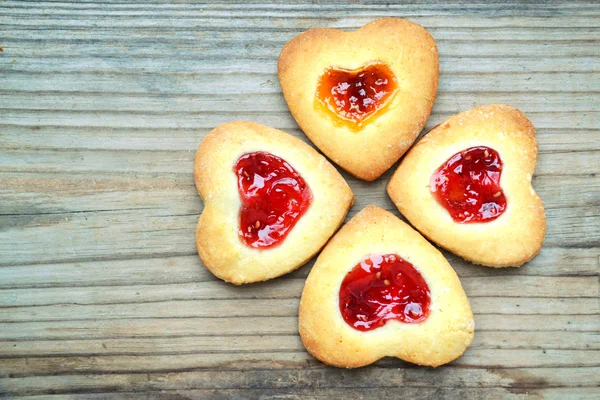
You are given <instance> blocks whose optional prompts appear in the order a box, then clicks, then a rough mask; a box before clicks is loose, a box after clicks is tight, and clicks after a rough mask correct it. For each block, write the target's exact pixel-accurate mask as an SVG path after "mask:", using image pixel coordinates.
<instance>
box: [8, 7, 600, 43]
mask: <svg viewBox="0 0 600 400" xmlns="http://www.w3.org/2000/svg"><path fill="white" fill-rule="evenodd" d="M596 10H597V9H596ZM494 11H495V12H493V13H492V14H494V15H485V14H481V13H480V14H479V15H477V16H476V18H474V17H473V15H460V14H457V15H452V16H451V17H450V16H447V15H439V14H440V12H439V9H438V10H437V12H436V14H438V15H420V14H417V13H413V14H416V15H411V13H410V12H409V11H406V12H403V13H402V14H401V15H398V13H397V12H394V11H392V12H389V11H388V12H386V11H385V10H381V11H375V12H372V13H368V12H367V13H364V12H361V15H357V13H356V10H353V9H351V8H348V9H338V10H336V13H335V14H329V15H328V14H327V13H325V14H323V13H319V14H317V15H313V16H310V15H309V16H300V17H295V18H294V16H290V17H289V18H286V17H287V16H288V15H289V14H288V13H287V10H286V11H280V12H279V13H278V14H279V15H273V14H271V15H268V14H267V15H265V13H262V15H248V14H247V10H239V11H238V12H237V13H236V12H235V11H234V10H232V9H229V8H227V9H225V10H222V11H221V12H220V15H217V14H216V13H213V15H208V16H206V17H204V16H197V17H194V16H191V17H187V16H186V15H181V14H178V15H172V14H171V15H168V16H166V17H164V18H158V17H155V16H154V15H152V16H140V17H139V18H131V17H130V16H126V15H125V16H121V17H120V18H119V17H118V16H115V18H104V16H105V14H102V15H98V18H54V17H53V16H41V17H38V16H35V18H22V16H14V15H13V16H11V15H5V16H4V17H3V19H4V21H5V22H4V24H3V25H4V26H5V27H6V28H11V27H32V28H35V29H40V28H46V29H55V28H66V27H69V28H79V29H86V28H87V29H90V28H99V27H100V28H117V29H120V30H123V31H126V30H128V29H136V28H144V29H153V30H155V29H158V28H160V29H165V30H170V29H182V28H188V29H189V28H194V29H197V30H207V31H213V30H215V29H219V28H221V29H223V28H227V29H248V30H254V29H263V30H277V29H278V28H277V27H279V29H289V30H294V31H299V30H306V29H310V28H318V27H329V28H336V29H356V28H358V27H360V26H362V25H364V24H365V23H367V22H370V21H372V20H373V19H375V18H379V17H385V16H396V17H397V16H404V17H407V18H410V20H411V21H414V22H417V23H419V24H421V25H423V26H426V27H428V26H452V27H464V28H477V29H478V28H486V27H488V28H489V27H524V28H530V29H532V30H535V28H539V27H542V28H554V29H557V28H563V27H564V28H571V27H580V28H583V27H587V28H597V27H598V25H597V21H598V15H597V13H596V14H594V13H590V15H586V14H584V13H581V14H575V15H569V14H560V16H559V17H557V18H549V17H551V15H548V13H546V15H542V16H527V15H500V14H499V13H498V11H499V10H498V9H496V10H494ZM505 11H506V13H508V14H512V13H513V12H514V11H512V10H505ZM455 14H456V13H455ZM235 15H237V16H238V18H232V16H235ZM245 16H246V17H245ZM265 16H268V17H269V24H268V25H267V26H265V25H264V18H265ZM251 39H252V37H251V36H250V35H249V37H248V40H251Z"/></svg>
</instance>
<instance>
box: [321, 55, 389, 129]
mask: <svg viewBox="0 0 600 400" xmlns="http://www.w3.org/2000/svg"><path fill="white" fill-rule="evenodd" d="M397 87H398V83H397V81H396V77H395V76H394V73H393V72H392V71H391V70H390V68H389V67H388V66H387V65H385V64H383V63H373V64H370V65H367V66H364V67H362V68H359V69H356V70H347V69H342V68H335V67H330V68H328V69H327V70H326V71H325V73H324V74H323V75H322V76H321V78H320V79H319V83H318V86H317V100H318V102H319V103H320V104H321V105H322V106H324V107H325V108H326V109H328V110H329V111H330V112H331V113H332V114H333V115H334V116H336V117H338V118H339V119H341V120H342V121H344V122H345V123H347V124H348V125H349V126H351V127H354V128H357V127H360V126H361V125H362V122H363V121H365V120H366V119H367V118H369V117H370V116H372V115H374V114H375V113H376V112H377V111H379V110H381V109H382V108H383V107H384V106H385V105H386V103H387V101H388V100H389V99H390V98H391V96H392V94H394V92H395V91H396V88H397Z"/></svg>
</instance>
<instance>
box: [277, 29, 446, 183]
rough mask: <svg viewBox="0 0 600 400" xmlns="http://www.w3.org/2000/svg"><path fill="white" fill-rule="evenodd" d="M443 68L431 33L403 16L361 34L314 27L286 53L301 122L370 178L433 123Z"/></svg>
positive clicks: (345, 164)
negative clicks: (430, 115) (439, 75)
mask: <svg viewBox="0 0 600 400" xmlns="http://www.w3.org/2000/svg"><path fill="white" fill-rule="evenodd" d="M438 73H439V62H438V53H437V47H436V44H435V41H434V40H433V38H432V37H431V35H430V34H429V33H428V32H427V31H426V30H425V29H424V28H422V27H421V26H419V25H417V24H414V23H412V22H408V21H406V20H403V19H398V18H383V19H379V20H376V21H373V22H371V23H369V24H367V25H365V26H363V27H362V28H361V29H359V30H357V31H355V32H343V31H339V30H336V29H311V30H308V31H306V32H304V33H302V34H300V35H298V36H296V37H295V38H293V39H292V40H291V41H290V42H288V43H287V44H286V45H285V47H284V48H283V50H282V51H281V54H280V56H279V81H280V83H281V89H282V90H283V94H284V96H285V99H286V101H287V104H288V106H289V109H290V111H291V113H292V115H293V116H294V118H295V119H296V121H297V122H298V125H300V127H301V128H302V130H303V131H304V132H305V133H306V135H307V136H308V137H309V138H310V140H312V141H313V142H314V143H315V144H316V145H317V147H318V148H319V149H321V151H323V153H325V155H327V156H328V157H329V158H330V159H331V160H333V161H334V162H335V163H336V164H338V165H339V166H340V167H342V168H343V169H345V170H346V171H348V172H350V173H351V174H352V175H354V176H356V177H358V178H361V179H365V180H368V181H371V180H374V179H376V178H377V177H379V176H380V175H381V174H382V173H384V172H385V171H386V170H387V169H388V168H390V167H391V166H392V165H393V164H394V163H395V162H396V161H397V160H398V159H399V158H400V157H401V156H402V155H403V154H404V153H405V152H406V150H408V148H409V147H410V146H411V144H412V143H413V142H414V140H415V138H416V137H417V135H418V134H419V133H420V132H421V130H422V129H423V127H424V126H425V123H426V122H427V119H428V118H429V114H430V113H431V108H432V107H433V102H434V100H435V96H436V92H437V85H438Z"/></svg>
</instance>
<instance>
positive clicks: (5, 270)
mask: <svg viewBox="0 0 600 400" xmlns="http://www.w3.org/2000/svg"><path fill="white" fill-rule="evenodd" d="M444 254H445V256H446V257H447V258H448V260H449V261H450V264H451V265H452V266H453V267H454V269H455V270H456V271H457V273H458V275H459V276H460V277H461V278H466V277H476V276H507V275H519V276H523V275H529V276H597V275H598V273H599V266H598V251H597V250H596V249H578V250H577V251H573V250H572V249H569V248H558V247H555V248H546V249H544V250H543V251H542V252H541V253H540V254H539V255H538V256H537V257H536V258H534V259H533V260H532V261H530V262H529V263H527V264H526V265H525V266H524V267H522V268H518V269H510V270H502V269H500V270H497V269H489V268H484V267H480V266H476V265H473V264H471V263H468V262H465V261H463V260H461V259H460V258H459V257H457V256H455V255H452V254H450V253H448V252H445V253H444ZM311 266H312V263H309V265H307V266H306V267H304V268H300V269H299V270H296V271H295V272H293V273H291V274H290V275H287V277H290V278H304V277H306V276H307V275H308V272H309V271H310V268H311ZM0 275H1V276H2V280H0V289H19V288H22V289H25V288H43V287H77V286H112V285H117V286H118V285H160V284H175V283H193V282H203V281H208V280H212V279H213V277H212V274H210V272H208V270H207V269H205V268H204V267H202V266H201V264H200V261H199V259H198V257H197V255H195V254H192V255H189V256H174V257H163V258H140V259H129V260H102V261H81V262H65V263H59V264H36V265H22V266H6V267H2V268H1V269H0ZM516 299H518V297H516ZM530 301H531V300H530ZM543 301H547V300H543ZM573 305H574V304H573ZM594 309H596V310H597V308H594Z"/></svg>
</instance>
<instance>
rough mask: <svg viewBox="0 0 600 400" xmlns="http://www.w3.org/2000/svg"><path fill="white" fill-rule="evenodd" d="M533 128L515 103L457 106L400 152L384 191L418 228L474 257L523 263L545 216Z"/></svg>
mask: <svg viewBox="0 0 600 400" xmlns="http://www.w3.org/2000/svg"><path fill="white" fill-rule="evenodd" d="M537 149H538V147H537V142H536V140H535V129H534V127H533V125H532V124H531V122H529V120H528V119H527V118H526V117H525V115H523V113H521V112H520V111H519V110H517V109H516V108H513V107H510V106H506V105H488V106H483V107H477V108H473V109H471V110H469V111H465V112H462V113H460V114H457V115H455V116H453V117H451V118H449V119H448V120H446V121H445V122H443V123H442V124H440V125H438V126H437V127H435V128H434V129H432V130H431V131H430V132H429V133H427V134H426V135H425V136H424V137H423V138H422V139H421V140H420V141H419V142H418V143H417V144H416V145H415V146H414V147H413V148H412V149H411V150H410V151H409V152H408V154H407V155H406V156H405V157H404V159H403V160H402V162H401V163H400V166H399V167H398V169H397V170H396V172H395V173H394V175H393V176H392V179H391V180H390V182H389V183H388V187H387V191H388V194H389V195H390V197H391V199H392V201H393V202H394V203H395V204H396V206H397V207H398V209H399V210H400V212H402V214H403V215H404V216H405V217H406V218H407V219H408V220H409V221H410V223H411V224H413V226H414V227H415V228H417V229H418V230H419V231H420V232H421V233H422V234H423V235H425V236H426V237H428V238H429V239H431V240H432V241H433V242H435V243H437V244H438V245H440V246H442V247H444V248H446V249H448V250H450V251H451V252H453V253H456V254H458V255H459V256H461V257H463V258H465V259H467V260H469V261H472V262H474V263H477V264H483V265H487V266H490V267H507V266H515V267H517V266H520V265H522V264H523V263H525V262H527V261H529V260H530V259H532V258H533V257H535V255H536V254H537V253H538V252H539V251H540V249H541V248H542V242H543V240H544V235H545V232H546V217H545V214H544V206H543V204H542V201H541V200H540V198H539V197H538V196H537V195H536V193H535V192H534V190H533V188H532V187H531V178H532V175H533V172H534V170H535V165H536V161H537Z"/></svg>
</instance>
